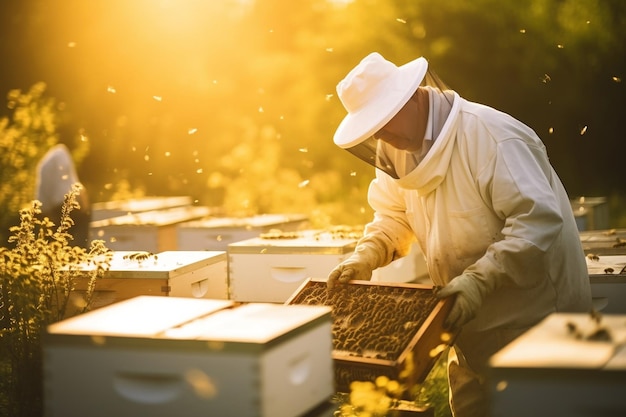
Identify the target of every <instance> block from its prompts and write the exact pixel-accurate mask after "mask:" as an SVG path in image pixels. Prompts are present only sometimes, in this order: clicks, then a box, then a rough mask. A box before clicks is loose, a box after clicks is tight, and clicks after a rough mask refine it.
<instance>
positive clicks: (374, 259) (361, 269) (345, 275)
mask: <svg viewBox="0 0 626 417" xmlns="http://www.w3.org/2000/svg"><path fill="white" fill-rule="evenodd" d="M379 260H380V256H379V255H378V253H377V252H376V248H375V247H373V246H370V245H359V246H357V248H356V250H355V252H354V254H352V255H351V256H350V257H349V258H348V259H346V260H345V261H343V262H342V263H340V264H339V265H337V266H336V267H335V269H333V270H332V271H331V272H330V274H328V281H327V287H328V289H329V290H332V289H333V288H334V287H335V286H336V285H337V284H345V283H347V282H348V281H351V280H364V281H369V280H371V279H372V271H373V270H374V269H376V268H378V266H379V265H378V262H379Z"/></svg>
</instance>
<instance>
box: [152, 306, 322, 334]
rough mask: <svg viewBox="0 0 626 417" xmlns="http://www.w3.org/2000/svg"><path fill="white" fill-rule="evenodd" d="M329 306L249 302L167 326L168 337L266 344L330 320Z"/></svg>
mask: <svg viewBox="0 0 626 417" xmlns="http://www.w3.org/2000/svg"><path fill="white" fill-rule="evenodd" d="M330 311H331V309H330V308H329V307H323V306H285V305H279V304H271V303H249V304H243V305H240V306H238V307H236V308H229V309H223V310H220V311H217V312H215V313H214V314H210V315H207V316H204V317H199V318H197V319H196V320H194V321H192V322H190V323H186V324H184V325H181V326H178V327H176V328H171V329H169V330H167V331H166V332H165V333H164V334H163V337H164V338H168V339H184V340H189V339H192V340H210V341H218V342H234V343H252V344H268V343H269V342H271V341H274V340H276V339H277V338H279V337H285V336H287V335H289V334H290V333H291V332H293V331H294V330H297V329H302V328H303V326H305V325H307V324H311V323H316V322H317V320H318V319H321V320H326V321H328V322H329V323H330Z"/></svg>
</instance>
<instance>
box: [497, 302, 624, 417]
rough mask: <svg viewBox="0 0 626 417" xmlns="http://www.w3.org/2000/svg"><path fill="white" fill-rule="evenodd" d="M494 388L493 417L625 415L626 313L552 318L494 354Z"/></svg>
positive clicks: (549, 317)
mask: <svg viewBox="0 0 626 417" xmlns="http://www.w3.org/2000/svg"><path fill="white" fill-rule="evenodd" d="M606 334H608V335H609V337H608V338H607V337H605V336H606ZM489 387H490V393H491V396H490V398H491V413H490V416H492V417H500V416H506V417H509V416H520V417H522V416H524V417H525V416H538V417H543V416H545V417H554V416H568V417H583V416H584V417H592V416H604V415H606V416H609V415H610V416H623V415H626V396H625V395H624V393H626V315H603V316H602V317H601V318H600V322H599V323H598V322H597V321H596V320H595V319H594V318H593V317H591V316H590V315H589V314H565V313H554V314H552V315H550V316H548V317H547V318H546V319H544V320H543V321H542V322H540V323H539V324H538V325H536V326H535V327H533V328H532V329H530V330H529V331H528V332H526V333H525V334H523V335H522V336H520V337H519V338H518V339H516V340H514V341H513V342H512V343H510V344H509V345H507V346H506V347H504V348H503V349H502V350H500V351H499V352H498V353H496V354H495V355H494V356H492V358H491V360H490V377H489Z"/></svg>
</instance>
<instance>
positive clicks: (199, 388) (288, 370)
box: [43, 296, 334, 417]
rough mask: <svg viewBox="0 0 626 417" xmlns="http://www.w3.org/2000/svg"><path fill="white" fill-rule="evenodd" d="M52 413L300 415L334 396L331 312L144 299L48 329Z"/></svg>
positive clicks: (75, 416)
mask: <svg viewBox="0 0 626 417" xmlns="http://www.w3.org/2000/svg"><path fill="white" fill-rule="evenodd" d="M43 347H44V375H45V376H44V389H45V396H44V397H45V409H46V415H47V417H85V416H89V417H112V416H115V417H137V416H150V417H172V416H184V417H196V416H197V417H200V416H203V417H204V416H219V417H244V416H245V417H248V416H249V417H294V416H303V415H305V414H306V413H307V412H308V411H309V410H312V409H315V408H317V407H318V406H319V405H320V404H323V403H325V402H328V401H329V399H330V397H331V396H332V395H333V392H334V391H333V374H332V358H331V350H332V341H331V316H330V309H329V308H328V307H323V306H285V305H280V304H245V305H241V304H236V303H234V302H233V301H229V300H205V299H189V298H178V297H150V296H142V297H136V298H133V299H130V300H126V301H122V302H119V303H116V304H113V305H110V306H107V307H104V308H101V309H99V310H95V311H91V312H88V313H85V314H82V315H80V316H77V317H73V318H70V319H67V320H63V321H60V322H57V323H54V324H52V325H51V326H49V327H48V329H47V332H46V334H45V335H44V343H43Z"/></svg>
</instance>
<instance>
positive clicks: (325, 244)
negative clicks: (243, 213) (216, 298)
mask: <svg viewBox="0 0 626 417" xmlns="http://www.w3.org/2000/svg"><path fill="white" fill-rule="evenodd" d="M355 246H356V239H355V238H354V237H353V236H351V235H350V234H347V235H346V234H342V233H339V232H337V231H331V232H328V231H311V230H308V231H302V232H293V233H280V234H275V233H269V234H267V235H262V236H260V237H257V238H252V239H246V240H243V241H240V242H235V243H231V244H229V245H228V279H229V284H230V298H231V299H233V300H235V301H241V302H276V303H284V302H285V301H286V300H287V299H288V298H289V297H290V296H291V295H292V294H293V292H294V291H296V290H297V289H298V287H299V286H300V285H301V284H302V283H303V282H304V280H305V279H307V278H309V277H320V276H323V277H326V276H328V273H329V272H330V271H331V270H332V269H333V268H334V267H335V266H337V264H339V263H341V261H343V260H345V259H346V258H348V257H349V256H350V255H351V254H352V253H353V252H354V248H355Z"/></svg>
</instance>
